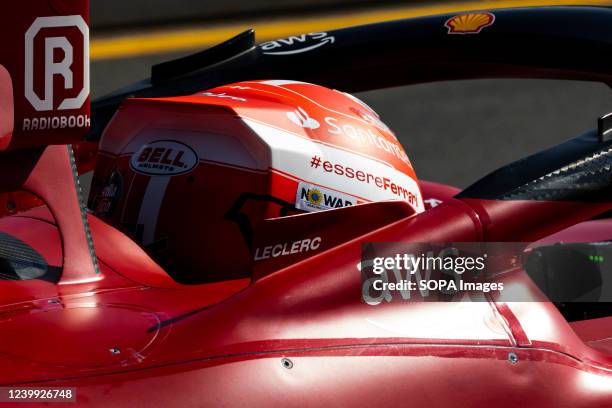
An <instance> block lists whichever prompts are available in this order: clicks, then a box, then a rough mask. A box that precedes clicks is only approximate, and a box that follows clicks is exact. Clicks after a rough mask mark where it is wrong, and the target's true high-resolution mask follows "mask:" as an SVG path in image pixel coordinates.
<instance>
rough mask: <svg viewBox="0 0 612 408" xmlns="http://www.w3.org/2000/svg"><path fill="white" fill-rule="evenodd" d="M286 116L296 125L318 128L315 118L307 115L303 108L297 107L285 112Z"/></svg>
mask: <svg viewBox="0 0 612 408" xmlns="http://www.w3.org/2000/svg"><path fill="white" fill-rule="evenodd" d="M287 118H289V120H290V121H292V122H293V123H295V124H296V125H298V126H300V127H303V128H305V129H318V128H319V126H320V124H319V122H318V121H317V120H316V119H313V118H311V117H310V115H308V112H306V111H305V110H304V108H301V107H298V108H297V109H296V110H294V111H293V112H287Z"/></svg>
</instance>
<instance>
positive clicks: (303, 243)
mask: <svg viewBox="0 0 612 408" xmlns="http://www.w3.org/2000/svg"><path fill="white" fill-rule="evenodd" d="M320 246H321V237H314V238H305V239H302V240H299V241H293V242H281V243H278V244H274V245H268V246H265V247H261V248H256V249H255V257H254V260H255V261H262V260H264V259H269V258H278V257H281V256H287V255H295V254H299V253H302V252H310V251H316V250H317V249H319V247H320Z"/></svg>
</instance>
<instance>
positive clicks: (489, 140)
mask: <svg viewBox="0 0 612 408" xmlns="http://www.w3.org/2000/svg"><path fill="white" fill-rule="evenodd" d="M185 53H189V51H185V50H181V52H174V53H168V52H160V53H157V54H155V53H149V54H147V55H138V56H132V57H130V56H127V57H126V56H122V57H121V58H113V59H102V58H100V59H96V58H94V60H93V63H92V68H91V69H92V72H91V80H92V94H93V97H94V98H95V97H96V96H102V95H104V94H106V93H108V92H110V91H112V90H114V89H116V88H117V87H119V86H122V85H126V84H129V83H131V82H133V81H137V80H140V79H142V78H145V77H147V76H148V74H149V69H150V66H151V65H152V64H154V63H156V62H160V61H165V60H168V59H172V58H175V57H177V56H179V55H184V54H185ZM285 79H290V78H285ZM357 96H359V97H360V98H361V99H363V100H364V101H365V102H366V103H368V104H369V105H370V106H372V107H373V108H374V109H375V110H376V111H377V112H378V113H379V114H380V115H381V117H382V119H383V120H384V121H385V122H386V123H387V124H388V125H389V126H390V127H391V128H392V129H393V130H394V131H395V133H396V134H397V136H398V138H399V139H400V141H401V142H402V143H403V145H404V147H405V149H406V151H407V152H408V155H409V156H410V158H411V160H412V161H413V164H414V165H415V168H416V171H417V175H418V176H419V177H420V178H422V179H426V180H432V181H438V182H443V183H448V184H452V185H456V186H458V187H466V186H467V185H469V184H470V183H471V182H473V181H476V180H477V179H478V178H480V177H482V176H484V175H485V174H487V173H488V172H490V171H492V170H495V169H496V168H498V167H500V166H502V165H504V164H506V163H509V162H512V161H514V160H517V159H519V158H521V157H523V156H525V155H527V154H530V153H533V152H536V151H538V150H540V149H543V148H545V147H547V146H551V145H554V144H557V143H559V142H561V141H563V140H566V139H568V138H571V137H573V136H576V135H578V134H581V133H582V132H585V131H588V130H590V129H592V128H594V127H596V123H597V118H598V117H599V116H601V115H603V114H605V113H608V112H612V89H610V88H609V87H607V86H606V85H603V84H598V83H587V82H570V81H553V80H525V79H520V80H514V79H503V80H470V81H455V82H443V83H433V84H423V85H417V86H410V87H403V88H394V89H385V90H377V91H373V92H367V93H363V94H359V95H357Z"/></svg>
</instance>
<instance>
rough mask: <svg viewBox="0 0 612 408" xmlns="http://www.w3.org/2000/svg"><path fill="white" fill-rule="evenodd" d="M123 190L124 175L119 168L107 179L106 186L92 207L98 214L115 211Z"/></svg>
mask: <svg viewBox="0 0 612 408" xmlns="http://www.w3.org/2000/svg"><path fill="white" fill-rule="evenodd" d="M122 191H123V177H122V176H121V173H119V172H118V171H117V170H113V172H112V173H111V175H110V176H109V177H108V178H107V179H106V180H105V182H104V186H103V187H102V189H101V190H100V192H99V193H98V194H97V195H96V196H95V198H94V199H93V203H92V204H91V208H93V209H94V212H95V213H96V214H97V215H108V214H110V213H112V212H113V210H114V209H115V207H116V206H117V203H118V202H119V198H120V197H121V193H122Z"/></svg>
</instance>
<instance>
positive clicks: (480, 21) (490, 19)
mask: <svg viewBox="0 0 612 408" xmlns="http://www.w3.org/2000/svg"><path fill="white" fill-rule="evenodd" d="M494 22H495V16H494V15H493V14H491V13H469V14H459V15H458V16H454V17H451V18H449V19H448V20H446V23H444V25H445V26H446V27H447V28H448V33H449V34H478V33H479V32H480V31H481V30H482V29H483V28H485V27H488V26H490V25H493V23H494Z"/></svg>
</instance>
